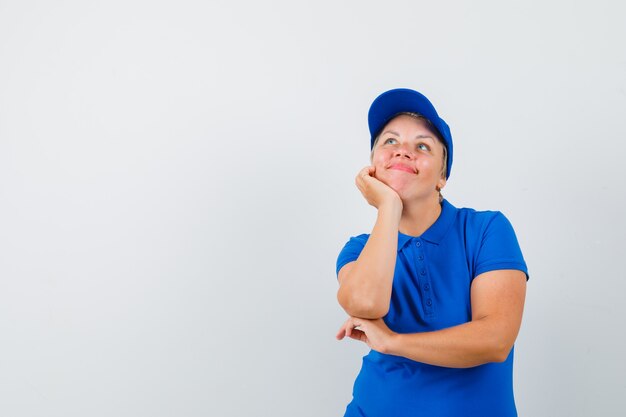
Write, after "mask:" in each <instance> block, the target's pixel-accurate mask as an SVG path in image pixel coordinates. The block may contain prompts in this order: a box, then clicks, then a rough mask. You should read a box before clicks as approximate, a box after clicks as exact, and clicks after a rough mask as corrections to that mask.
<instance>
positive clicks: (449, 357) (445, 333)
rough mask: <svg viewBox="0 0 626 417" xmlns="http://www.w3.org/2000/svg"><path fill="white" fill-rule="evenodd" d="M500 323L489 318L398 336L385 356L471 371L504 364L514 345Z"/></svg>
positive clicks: (389, 345)
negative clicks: (499, 363)
mask: <svg viewBox="0 0 626 417" xmlns="http://www.w3.org/2000/svg"><path fill="white" fill-rule="evenodd" d="M505 333H506V332H505V331H502V330H501V329H499V328H498V324H497V323H496V322H494V321H492V320H489V319H488V318H485V319H479V320H474V321H471V322H468V323H464V324H461V325H458V326H454V327H450V328H447V329H443V330H438V331H433V332H424V333H411V334H397V333H396V334H394V335H393V336H391V338H390V340H389V343H388V346H387V347H386V348H385V349H384V350H385V352H384V353H388V354H391V355H396V356H403V357H406V358H409V359H412V360H415V361H418V362H423V363H427V364H430V365H437V366H445V367H449V368H469V367H472V366H477V365H482V364H485V363H488V362H503V361H504V360H506V358H507V357H508V355H509V352H510V350H511V347H512V342H509V341H507V340H506V339H505V338H504V337H502V336H501V335H502V334H505Z"/></svg>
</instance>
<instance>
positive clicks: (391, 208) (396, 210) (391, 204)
mask: <svg viewBox="0 0 626 417" xmlns="http://www.w3.org/2000/svg"><path fill="white" fill-rule="evenodd" d="M378 211H379V212H384V213H389V214H393V215H396V216H398V218H399V217H400V216H402V200H400V198H397V199H393V200H387V201H385V202H384V203H382V204H381V205H380V207H379V208H378Z"/></svg>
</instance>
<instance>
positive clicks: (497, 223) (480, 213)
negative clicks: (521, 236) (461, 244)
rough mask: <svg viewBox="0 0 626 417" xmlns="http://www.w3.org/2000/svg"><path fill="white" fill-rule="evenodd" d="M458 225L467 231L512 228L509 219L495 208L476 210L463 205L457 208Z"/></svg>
mask: <svg viewBox="0 0 626 417" xmlns="http://www.w3.org/2000/svg"><path fill="white" fill-rule="evenodd" d="M457 219H458V225H459V226H460V227H462V228H463V229H465V231H466V232H468V233H472V234H474V233H479V234H480V233H481V232H482V233H486V232H490V231H498V230H503V229H504V230H506V231H507V232H508V231H509V230H512V228H513V227H512V225H511V222H510V221H509V219H508V218H507V217H506V216H505V215H504V213H502V212H501V211H497V210H476V209H473V208H468V207H463V208H459V209H457Z"/></svg>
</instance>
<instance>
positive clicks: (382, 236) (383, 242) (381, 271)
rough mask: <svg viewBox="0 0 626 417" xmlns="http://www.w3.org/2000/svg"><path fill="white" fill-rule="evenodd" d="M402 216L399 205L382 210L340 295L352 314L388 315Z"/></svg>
mask: <svg viewBox="0 0 626 417" xmlns="http://www.w3.org/2000/svg"><path fill="white" fill-rule="evenodd" d="M401 215H402V207H401V206H398V205H397V204H389V205H386V206H381V207H380V208H379V210H378V216H377V218H376V223H375V225H374V228H373V230H372V233H371V234H370V236H369V238H368V240H367V243H366V244H365V247H364V248H363V250H362V251H361V254H360V255H359V258H358V259H357V260H356V262H355V263H354V266H353V267H352V268H351V270H350V272H349V273H348V275H347V276H346V277H345V278H344V279H343V280H342V282H341V285H340V287H339V291H338V293H337V298H338V300H339V303H340V304H341V306H342V307H343V308H344V310H345V311H346V312H347V313H348V314H349V315H351V316H354V317H362V318H368V319H373V318H380V317H383V316H384V315H385V314H387V311H388V310H389V302H390V299H391V288H392V283H393V275H394V271H395V265H396V256H397V251H398V224H399V222H400V217H401Z"/></svg>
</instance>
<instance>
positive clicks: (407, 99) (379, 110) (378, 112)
mask: <svg viewBox="0 0 626 417" xmlns="http://www.w3.org/2000/svg"><path fill="white" fill-rule="evenodd" d="M403 112H411V113H417V114H419V115H421V116H424V117H425V118H426V119H428V121H430V122H431V123H432V125H433V126H434V127H435V128H436V129H437V131H438V133H439V135H440V136H441V138H442V139H443V141H444V144H445V146H446V149H447V151H448V163H447V171H446V172H447V177H450V170H451V169H452V134H451V133H450V128H449V127H448V124H447V123H446V122H445V121H444V120H443V119H442V118H441V117H439V115H438V114H437V110H435V107H434V106H433V105H432V103H431V102H430V101H429V100H428V99H427V98H426V96H424V95H423V94H421V93H418V92H417V91H415V90H411V89H408V88H396V89H394V90H389V91H386V92H384V93H382V94H381V95H379V96H378V97H376V100H374V102H373V103H372V105H371V106H370V110H369V113H368V115H367V120H368V124H369V128H370V134H371V140H370V149H371V148H373V147H374V140H375V139H376V136H378V134H379V133H380V131H381V130H382V129H383V128H384V127H385V125H386V124H387V123H388V122H389V121H390V120H391V119H393V118H394V117H395V116H396V115H397V114H399V113H403Z"/></svg>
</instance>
